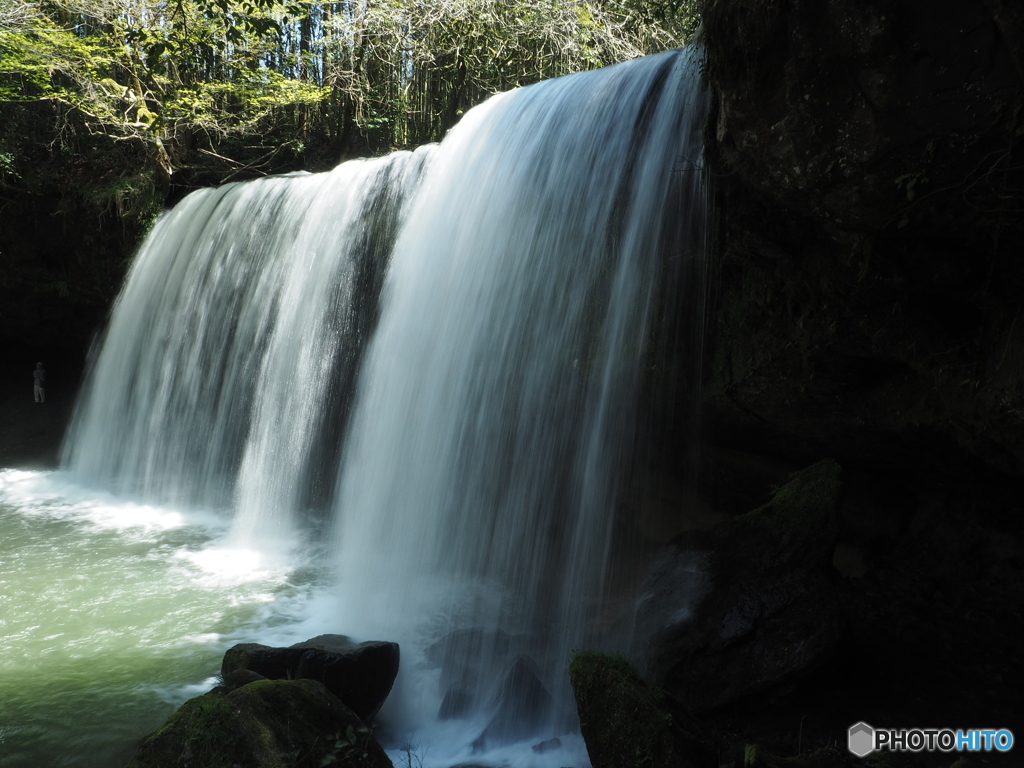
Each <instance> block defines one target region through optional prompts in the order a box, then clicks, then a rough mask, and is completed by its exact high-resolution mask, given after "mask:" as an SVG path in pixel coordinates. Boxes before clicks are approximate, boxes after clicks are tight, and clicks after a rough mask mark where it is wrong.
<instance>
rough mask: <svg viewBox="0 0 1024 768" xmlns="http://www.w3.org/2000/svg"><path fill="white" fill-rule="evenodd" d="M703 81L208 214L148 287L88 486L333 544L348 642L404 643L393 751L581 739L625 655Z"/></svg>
mask: <svg viewBox="0 0 1024 768" xmlns="http://www.w3.org/2000/svg"><path fill="white" fill-rule="evenodd" d="M697 65H698V61H697V54H696V53H695V52H692V51H689V50H683V51H672V52H668V53H665V54H661V55H658V56H652V57H647V58H644V59H638V60H635V61H630V62H626V63H624V64H620V65H617V66H614V67H609V68H606V69H604V70H598V71H594V72H587V73H582V74H578V75H572V76H568V77H564V78H559V79H557V80H552V81H548V82H544V83H539V84H536V85H533V86H529V87H526V88H522V89H519V90H516V91H513V92H510V93H507V94H502V95H499V96H495V97H494V98H492V99H491V100H489V101H488V102H486V103H485V104H483V105H481V106H480V107H477V108H476V109H473V110H471V111H470V112H469V113H467V114H466V116H465V117H464V118H463V120H462V122H461V123H460V124H459V125H458V126H457V127H456V128H455V129H453V130H452V131H451V133H450V134H449V135H448V137H447V138H446V139H445V140H444V142H442V143H441V144H440V145H439V146H437V147H428V148H424V149H422V150H418V151H417V152H416V153H396V154H394V155H391V156H389V157H386V158H381V159H377V160H368V161H353V162H349V163H344V164H342V165H341V166H339V167H338V168H337V169H336V170H334V171H333V172H331V173H327V174H318V175H301V174H300V175H294V176H287V177H280V178H270V179H264V180H261V181H256V182H249V183H244V184H232V185H227V186H225V187H222V188H220V189H217V190H203V191H200V192H196V193H193V194H192V195H189V196H188V197H187V198H185V200H184V201H182V203H180V204H179V205H178V206H177V207H176V208H175V209H174V210H173V211H171V212H170V213H168V214H166V215H165V216H164V217H163V218H162V219H161V220H160V221H159V222H158V223H157V225H156V226H155V228H154V230H153V232H152V233H151V234H150V236H149V238H148V239H147V241H146V244H145V245H144V247H143V248H142V250H141V251H140V253H139V255H138V257H137V259H136V261H135V263H134V265H133V267H132V270H131V272H130V274H129V277H128V280H127V282H126V285H125V288H124V290H123V292H122V294H121V296H120V297H119V299H118V301H117V304H116V306H115V309H114V313H113V315H112V319H111V323H110V327H109V329H108V331H107V333H106V336H105V338H104V340H103V344H102V348H101V349H100V352H99V354H98V356H97V357H96V359H95V361H94V364H93V365H92V367H91V371H90V374H89V377H88V380H87V385H86V390H85V393H84V394H83V397H82V398H81V400H80V404H79V406H78V408H77V410H76V415H75V418H74V421H73V425H72V429H71V431H70V433H69V437H68V439H67V441H66V443H65V448H64V454H63V463H64V466H65V468H66V469H67V470H68V471H69V473H70V474H71V475H72V476H73V477H74V478H76V479H77V480H78V481H79V482H81V483H82V484H85V485H90V486H97V487H102V488H106V489H109V490H111V491H113V492H116V493H118V494H122V495H126V496H129V497H133V498H138V499H142V500H145V501H154V502H159V503H164V504H172V505H187V506H191V507H202V508H214V509H223V510H230V513H231V514H233V516H234V521H235V522H234V526H235V535H236V540H238V541H240V542H242V543H243V544H244V545H245V546H251V547H257V548H272V547H273V546H274V544H275V543H278V542H282V541H284V542H288V541H293V540H294V539H295V536H296V535H298V536H299V537H301V536H302V535H303V530H304V529H305V530H306V531H307V534H306V535H307V540H309V539H311V538H312V536H310V535H309V534H308V531H309V530H310V526H311V525H313V526H318V525H322V523H323V521H324V519H326V518H328V517H333V523H332V526H333V534H332V535H333V538H331V537H327V538H328V540H329V541H331V542H333V544H332V546H331V547H330V552H329V553H328V555H327V559H328V561H329V562H330V564H331V567H332V570H333V578H335V579H336V587H335V589H334V591H335V594H336V600H337V603H338V604H337V605H336V606H334V607H333V608H332V609H331V611H332V612H331V613H330V622H327V621H325V623H329V624H330V625H331V630H333V631H338V632H344V633H347V634H350V635H352V636H355V637H359V638H371V637H376V638H379V639H389V640H398V641H399V642H401V643H402V647H403V651H402V654H403V666H402V672H401V674H400V678H399V687H398V689H397V690H396V692H395V694H394V695H393V696H392V699H393V701H391V702H389V705H388V707H390V708H391V711H390V714H389V713H388V711H387V709H386V710H385V712H384V713H383V715H384V717H385V719H387V718H388V717H390V719H391V722H392V723H399V724H400V726H401V727H403V728H416V727H432V725H431V724H433V725H434V726H438V727H440V725H438V723H439V721H445V723H447V724H449V725H450V724H452V723H460V722H461V723H464V724H465V728H464V729H463V730H464V734H463V735H464V736H465V739H464V742H465V743H467V744H468V743H470V742H472V743H473V744H474V745H475V748H476V749H478V750H479V749H488V748H490V747H491V746H494V745H500V744H502V743H507V742H511V741H516V740H518V739H522V738H526V737H531V738H532V737H533V736H534V735H536V734H540V733H542V732H544V731H546V730H549V731H555V732H557V731H558V730H559V729H564V728H565V727H567V726H571V719H572V712H573V711H574V708H573V707H572V705H571V692H570V691H569V690H568V684H567V676H566V666H567V663H568V660H569V654H570V650H571V649H572V648H574V647H585V646H593V645H596V646H602V647H616V646H618V647H624V645H625V642H626V638H625V637H624V636H623V634H622V630H623V627H622V623H621V621H620V622H616V621H615V618H614V617H612V618H611V619H609V618H608V615H607V611H606V610H604V609H605V608H606V604H605V600H604V598H605V597H606V577H607V568H608V562H609V556H610V552H611V551H612V547H613V540H614V536H613V533H614V529H615V524H616V522H615V521H616V518H615V515H616V506H617V503H618V500H619V493H620V487H621V485H622V481H623V478H624V476H625V473H626V472H627V470H628V469H629V466H630V460H631V456H632V454H633V451H634V449H635V446H636V444H637V430H636V422H637V412H638V407H639V404H638V399H639V396H640V393H641V391H642V385H643V384H644V382H645V376H647V373H646V369H648V368H650V367H652V365H653V361H652V347H654V346H657V345H658V344H660V343H661V342H663V341H664V334H663V333H661V332H660V331H659V329H658V328H657V327H655V326H656V322H657V321H656V318H659V317H664V316H668V315H671V314H672V313H671V312H669V313H666V312H664V311H663V308H660V307H658V306H656V305H657V304H658V303H659V302H660V301H662V297H664V296H672V295H673V294H675V295H683V289H682V287H681V286H680V287H679V289H678V290H676V288H675V287H674V286H672V287H666V286H665V284H664V280H665V279H666V276H667V275H673V274H675V275H679V274H685V273H687V270H679V269H678V268H677V267H670V266H669V265H670V264H676V265H678V263H679V262H680V260H684V261H685V260H690V261H694V262H699V261H700V260H701V259H702V258H703V256H704V253H703V248H702V244H703V237H704V219H705V209H706V206H705V202H704V197H705V196H704V194H703V187H702V183H703V180H702V174H701V173H700V172H695V170H694V169H695V168H699V166H700V159H701V155H702V124H703V120H704V115H705V112H706V103H705V102H706V95H705V93H704V90H703V88H702V86H701V84H700V77H699V68H698V66H697ZM699 271H700V270H699V269H696V270H689V272H691V273H698V272H699ZM656 338H657V339H660V340H661V341H659V342H658V344H656V343H654V342H652V339H656ZM368 340H369V341H368ZM647 391H654V390H647ZM353 392H354V395H353ZM307 513H308V514H307ZM327 513H330V514H327ZM316 530H317V531H319V532H322V527H321V528H317V529H316ZM296 532H297V534H296ZM318 540H321V541H322V540H324V537H322V536H319V534H318ZM602 611H603V612H602ZM254 639H258V638H254ZM395 727H398V726H395ZM445 727H447V725H446V726H445ZM460 738H462V737H460Z"/></svg>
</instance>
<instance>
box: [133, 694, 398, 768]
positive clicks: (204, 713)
mask: <svg viewBox="0 0 1024 768" xmlns="http://www.w3.org/2000/svg"><path fill="white" fill-rule="evenodd" d="M238 765H242V766H246V768H285V766H287V767H288V768H325V767H326V766H338V768H390V766H391V761H390V760H389V759H388V756H387V755H386V754H385V753H384V750H383V749H382V748H381V746H380V745H379V744H378V743H377V742H376V740H375V739H374V738H373V735H372V734H371V733H370V731H369V729H368V728H366V726H364V725H363V723H362V722H361V721H360V720H359V718H358V717H356V715H355V714H354V713H353V712H352V711H351V710H350V709H348V708H347V707H346V706H345V705H344V704H342V703H341V701H340V700H339V699H338V698H337V697H336V696H334V695H333V694H332V693H331V692H330V691H328V690H327V689H326V688H324V686H323V685H321V684H320V683H318V682H316V681H314V680H258V681H255V682H252V683H249V684H248V685H245V686H243V687H240V688H238V689H236V690H233V691H230V692H225V690H224V689H214V690H213V691H211V692H210V693H207V694H205V695H204V696H199V697H197V698H194V699H191V700H190V701H188V702H186V703H185V704H184V705H183V706H182V707H181V708H180V709H178V711H177V712H175V713H174V714H173V715H172V716H171V717H170V719H169V720H168V721H167V722H166V723H165V724H164V725H163V726H162V727H161V728H160V729H159V730H158V731H157V732H156V733H154V734H153V735H152V736H150V737H148V738H147V739H146V740H145V741H144V742H143V743H142V746H141V748H140V750H139V753H138V755H137V756H136V757H135V758H134V759H133V760H132V761H131V762H130V763H129V764H128V768H234V766H238Z"/></svg>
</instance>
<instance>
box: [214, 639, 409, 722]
mask: <svg viewBox="0 0 1024 768" xmlns="http://www.w3.org/2000/svg"><path fill="white" fill-rule="evenodd" d="M398 665H399V648H398V644H397V643H388V642H382V641H370V642H366V643H359V644H358V645H357V644H355V643H353V642H352V640H351V639H349V638H348V637H346V636H345V635H319V636H317V637H314V638H312V639H310V640H306V641H304V642H301V643H296V644H295V645H292V646H289V647H287V648H273V647H270V646H267V645H260V644H259V643H242V644H239V645H236V646H233V647H231V648H229V649H228V651H227V653H225V654H224V661H223V662H222V664H221V677H223V678H224V680H225V681H229V680H231V679H233V678H234V676H235V675H237V674H238V673H241V672H242V671H243V670H244V671H248V672H250V673H256V674H258V675H262V676H263V677H266V678H269V679H271V680H292V679H307V680H316V681H318V682H320V683H323V685H324V686H326V688H327V689H328V690H329V691H330V692H331V693H333V694H334V695H335V696H337V697H338V698H339V699H341V700H342V701H343V702H344V703H345V706H347V707H349V708H350V709H351V710H352V711H353V712H355V713H356V716H358V717H359V718H360V719H362V720H364V721H369V720H371V719H372V718H373V716H374V715H376V714H377V711H378V710H379V709H380V708H381V705H383V703H384V700H385V699H387V697H388V694H389V693H390V692H391V686H392V685H393V684H394V682H395V677H397V675H398Z"/></svg>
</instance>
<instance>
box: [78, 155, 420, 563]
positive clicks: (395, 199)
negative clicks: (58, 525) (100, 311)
mask: <svg viewBox="0 0 1024 768" xmlns="http://www.w3.org/2000/svg"><path fill="white" fill-rule="evenodd" d="M428 154H429V149H425V150H422V151H420V152H418V153H416V154H410V153H398V154H395V155H391V156H389V157H387V158H383V159H379V160H368V161H354V162H350V163H345V164H343V165H341V166H339V167H338V168H337V169H336V170H334V171H333V172H331V173H327V174H318V175H308V174H307V175H293V176H287V177H279V178H270V179H265V180H262V181H257V182H252V183H248V184H231V185H227V186H224V187H221V188H219V189H209V190H201V191H199V192H196V193H194V194H192V195H189V196H188V197H187V198H185V200H183V201H182V202H181V203H180V204H179V205H178V206H177V207H176V208H174V210H172V211H170V212H169V213H167V214H165V215H164V216H163V217H162V218H161V219H160V221H159V222H158V223H157V224H156V226H155V227H154V229H153V232H152V233H151V234H150V236H149V237H148V238H147V240H146V242H145V244H144V245H143V247H142V249H141V251H140V252H139V254H138V256H137V257H136V260H135V263H134V265H133V267H132V270H131V273H130V274H129V276H128V279H127V282H126V284H125V287H124V289H123V291H122V292H121V295H120V296H119V298H118V300H117V304H116V306H115V308H114V312H113V315H112V319H111V323H110V327H109V329H108V331H107V333H106V336H105V338H104V339H103V344H102V348H101V351H100V353H99V355H98V358H97V359H96V361H95V364H94V366H93V368H92V370H91V373H90V375H89V377H88V379H87V385H86V391H85V393H84V394H83V396H82V398H81V399H80V402H79V406H78V408H77V409H76V415H75V419H74V420H73V423H72V427H71V430H70V432H69V436H68V438H67V439H66V441H65V444H64V450H63V456H62V463H63V465H64V466H65V467H66V468H67V470H68V471H69V474H70V475H71V476H72V477H74V478H76V479H77V480H79V481H80V482H82V483H84V484H88V485H92V486H96V487H101V488H107V489H110V490H112V491H116V492H118V493H119V494H123V495H127V496H130V497H133V498H138V499H142V500H146V501H152V502H155V503H161V504H170V505H188V506H202V507H206V508H220V509H224V508H230V509H232V510H233V511H234V515H235V517H236V526H235V527H236V532H237V535H238V536H239V538H240V541H241V542H242V543H243V544H247V545H255V544H256V543H257V542H259V543H260V545H261V546H264V547H267V546H273V545H278V544H280V543H281V542H282V541H287V540H288V538H289V537H290V535H291V534H292V533H293V526H294V524H295V519H294V517H295V515H297V514H298V513H299V512H301V511H302V510H303V509H304V508H305V507H306V506H308V505H310V504H311V503H313V499H315V498H316V497H317V496H318V494H319V495H320V496H323V495H325V494H324V490H323V487H324V485H325V483H326V486H327V487H328V489H329V488H331V487H332V486H333V482H334V481H333V477H334V472H335V471H334V469H333V467H332V468H331V469H330V472H329V477H328V478H327V479H326V481H325V479H324V478H323V477H322V471H321V470H320V468H319V466H318V464H319V463H321V462H323V461H325V460H327V461H331V458H330V457H332V456H333V455H334V454H333V453H332V452H331V450H330V447H329V446H327V447H325V446H324V445H323V443H324V442H325V441H324V437H325V436H331V437H333V439H334V440H335V442H336V440H337V437H336V433H337V432H338V431H339V427H338V425H337V423H338V422H339V421H340V420H342V419H343V414H344V412H345V411H347V403H346V400H347V392H346V391H345V390H346V386H347V384H346V382H347V381H348V380H350V379H351V377H352V376H353V375H354V367H355V365H356V360H357V353H358V348H359V345H360V343H361V342H360V335H361V334H365V333H366V332H367V328H366V327H365V326H366V325H367V321H366V320H364V319H363V317H362V315H366V314H369V315H372V313H373V311H374V307H375V304H376V295H375V289H374V284H375V283H377V282H379V276H378V273H379V272H380V271H381V270H382V269H383V262H384V260H385V258H386V256H387V254H388V252H389V251H390V246H391V241H392V240H393V237H394V235H393V230H394V227H395V223H396V221H397V217H398V215H399V212H400V208H401V201H402V199H403V197H404V195H405V193H406V191H407V190H408V188H409V187H411V186H412V185H413V183H414V182H415V179H416V177H417V176H418V174H419V170H420V168H421V166H422V163H423V161H424V158H425V157H426V156H427V155H428ZM325 456H326V457H327V458H326V459H325ZM328 493H329V492H328Z"/></svg>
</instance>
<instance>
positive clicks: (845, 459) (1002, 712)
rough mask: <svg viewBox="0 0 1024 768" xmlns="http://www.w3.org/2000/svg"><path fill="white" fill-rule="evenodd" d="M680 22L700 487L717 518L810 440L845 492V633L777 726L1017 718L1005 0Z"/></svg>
mask: <svg viewBox="0 0 1024 768" xmlns="http://www.w3.org/2000/svg"><path fill="white" fill-rule="evenodd" d="M703 36H704V44H705V46H706V52H707V65H706V73H707V77H708V79H709V81H710V84H711V86H712V89H713V94H714V96H713V98H714V103H715V106H714V112H713V114H712V116H711V118H710V119H709V124H708V126H707V133H708V140H709V151H710V153H711V162H712V168H713V171H714V187H715V193H714V194H715V200H716V213H715V217H716V220H715V222H714V237H713V239H714V252H713V257H712V258H713V262H712V267H713V268H712V270H711V273H712V275H713V276H714V280H713V285H712V286H711V288H710V301H711V306H712V308H711V311H710V313H709V316H710V318H711V320H710V324H709V329H708V340H707V349H708V353H707V355H706V359H705V362H704V364H705V375H704V384H703V392H702V416H701V418H702V425H701V437H702V448H701V456H702V458H701V466H700V469H699V471H698V473H697V476H698V481H699V486H700V488H699V496H700V497H701V502H702V503H705V504H707V503H708V502H710V505H711V506H712V507H715V508H717V509H719V510H724V511H726V512H728V513H730V514H735V513H737V512H740V511H743V510H744V509H749V508H751V507H752V506H753V505H754V504H755V503H763V500H764V498H765V495H766V494H767V489H768V486H769V484H772V483H776V484H781V483H782V482H784V481H785V478H786V476H787V473H788V472H790V471H793V470H795V469H798V468H799V467H800V466H803V465H805V464H807V463H810V462H811V461H816V460H818V459H821V458H824V457H829V458H834V459H836V460H837V461H838V462H839V463H840V464H841V465H842V467H843V470H844V472H843V482H844V486H845V488H846V491H845V497H844V501H843V504H842V507H841V518H842V525H841V532H840V540H839V541H840V543H839V546H838V547H837V549H836V551H835V553H834V556H833V560H832V562H833V566H834V568H835V572H834V573H833V578H834V579H835V582H836V585H837V588H838V590H839V594H840V600H841V604H842V612H843V622H844V625H845V627H846V640H845V641H844V642H845V646H844V647H843V649H842V650H841V652H840V653H839V654H838V656H837V658H836V659H835V660H834V661H832V662H829V663H828V664H827V665H826V667H825V668H824V669H822V670H819V671H818V672H814V673H813V674H811V676H810V677H809V678H807V682H806V683H805V684H803V688H801V689H800V690H799V691H798V692H797V694H796V699H790V701H791V702H792V701H796V702H797V703H795V704H793V705H792V707H787V706H780V707H778V708H776V709H775V711H776V713H777V720H778V723H779V726H778V727H779V729H782V728H783V726H784V724H785V723H788V719H787V718H791V719H793V722H796V719H799V718H800V716H801V715H802V714H803V713H805V712H812V713H813V714H812V715H811V716H810V717H808V719H807V722H806V723H805V724H804V729H803V735H804V739H805V744H806V743H807V742H806V739H807V738H808V733H809V729H810V731H812V732H816V731H817V730H820V731H821V733H820V734H816V735H815V736H814V738H817V737H819V736H820V737H821V738H826V737H825V732H826V731H828V730H829V729H835V728H845V727H847V726H848V725H849V724H851V723H852V722H855V721H856V719H857V718H867V719H869V721H870V718H871V717H875V716H877V717H880V718H883V719H885V718H886V717H888V718H890V719H896V718H895V716H894V713H896V714H899V715H900V717H901V718H902V719H905V720H907V721H908V722H910V721H913V722H923V721H924V720H928V719H929V718H931V717H934V718H936V719H942V720H943V721H944V722H945V721H946V720H949V721H951V722H952V721H957V722H959V721H960V720H959V719H963V718H966V719H968V720H971V719H972V718H973V719H974V720H977V719H979V718H980V719H986V718H989V717H991V718H992V719H994V720H1000V721H1007V722H1011V721H1012V722H1014V723H1016V724H1017V725H1018V727H1019V715H1018V714H1015V713H1016V712H1017V707H1016V704H1015V700H1014V694H1013V693H1012V691H1013V690H1014V689H1015V687H1016V686H1019V685H1020V684H1021V681H1022V680H1024V672H1022V670H1024V659H1022V655H1024V654H1022V653H1021V651H1020V650H1019V648H1018V645H1019V643H1017V641H1016V640H1014V638H1015V637H1019V636H1020V633H1021V632H1022V631H1024V626H1022V618H1021V616H1020V612H1019V610H1016V609H1013V610H1009V611H1007V610H1005V609H1004V607H1005V606H1009V605H1014V606H1019V605H1020V604H1021V601H1022V600H1024V547H1022V543H1024V529H1022V521H1024V501H1022V497H1021V494H1020V487H1021V485H1020V483H1021V479H1022V478H1024V317H1022V316H1021V315H1022V314H1024V313H1022V312H1021V304H1022V299H1024V148H1022V141H1024V108H1022V89H1024V66H1022V62H1024V59H1022V55H1021V54H1022V50H1024V6H1022V4H1021V3H1020V2H1018V0H985V1H984V2H982V1H980V0H979V1H978V2H968V1H967V0H961V1H954V0H927V1H926V0H903V1H902V2H881V1H879V0H875V1H872V0H867V1H866V2H865V0H709V2H708V3H707V8H706V11H705V20H704V29H703ZM758 494H762V495H761V496H760V497H759V496H758ZM744 505H746V506H744ZM982 659H989V661H988V662H982V661H981V660H982ZM986 664H988V665H989V666H988V667H987V668H986V666H985V665H986ZM953 669H958V670H959V673H953V672H952V671H951V670H953ZM801 697H802V698H801ZM755 709H756V707H755ZM765 711H766V710H765V709H764V708H763V707H762V708H761V709H759V710H757V714H752V715H751V717H752V718H755V719H756V718H760V720H758V722H762V721H764V722H766V716H765V715H764V714H763V713H764V712H765ZM849 718H853V719H849ZM768 719H770V718H768ZM784 721H785V723H784ZM972 721H973V720H972ZM801 722H803V721H801ZM762 724H763V722H762ZM785 727H788V725H786V726H785ZM778 733H781V730H779V731H778ZM775 735H778V734H777V733H775V732H773V731H771V727H768V737H771V738H774V736H775ZM780 738H781V736H780Z"/></svg>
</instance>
